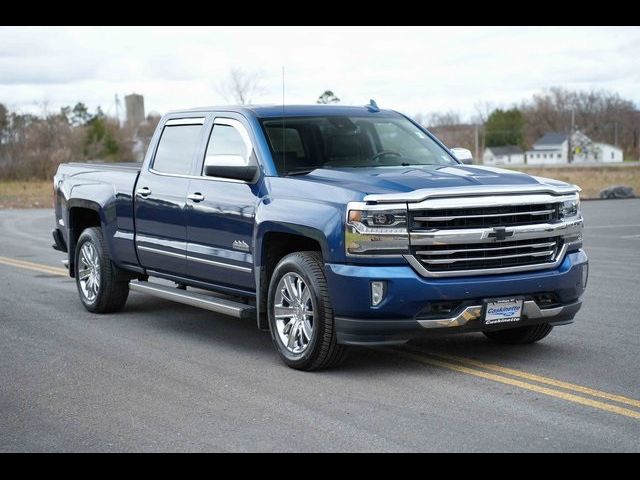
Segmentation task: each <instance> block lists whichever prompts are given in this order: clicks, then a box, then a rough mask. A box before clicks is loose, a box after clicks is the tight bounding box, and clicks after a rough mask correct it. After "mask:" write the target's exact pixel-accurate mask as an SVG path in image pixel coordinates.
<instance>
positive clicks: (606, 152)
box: [592, 143, 624, 163]
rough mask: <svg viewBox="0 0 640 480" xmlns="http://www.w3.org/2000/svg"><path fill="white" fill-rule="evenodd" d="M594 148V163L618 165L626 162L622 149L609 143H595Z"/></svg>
mask: <svg viewBox="0 0 640 480" xmlns="http://www.w3.org/2000/svg"><path fill="white" fill-rule="evenodd" d="M593 146H594V149H593V155H592V157H593V160H592V161H594V162H603V163H616V162H622V161H624V157H623V155H622V149H621V148H618V147H615V146H613V145H609V144H608V143H594V144H593Z"/></svg>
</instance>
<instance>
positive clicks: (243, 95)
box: [217, 67, 263, 105]
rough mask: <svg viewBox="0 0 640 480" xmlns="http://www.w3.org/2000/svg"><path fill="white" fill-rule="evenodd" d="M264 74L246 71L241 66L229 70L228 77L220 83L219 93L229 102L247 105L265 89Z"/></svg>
mask: <svg viewBox="0 0 640 480" xmlns="http://www.w3.org/2000/svg"><path fill="white" fill-rule="evenodd" d="M261 82H262V75H261V73H260V72H258V71H246V70H244V69H242V68H240V67H234V68H232V69H231V70H229V74H228V75H227V77H226V78H225V79H224V80H223V81H222V82H220V83H219V84H218V88H217V89H218V93H220V95H222V96H223V97H224V99H225V100H226V101H227V102H230V103H237V104H239V105H246V104H249V103H251V101H252V100H253V98H254V97H255V96H256V95H260V94H261V93H262V91H263V89H262V86H261Z"/></svg>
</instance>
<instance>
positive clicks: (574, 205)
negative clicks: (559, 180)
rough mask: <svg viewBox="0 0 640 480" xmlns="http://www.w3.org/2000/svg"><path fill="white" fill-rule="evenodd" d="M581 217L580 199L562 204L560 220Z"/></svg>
mask: <svg viewBox="0 0 640 480" xmlns="http://www.w3.org/2000/svg"><path fill="white" fill-rule="evenodd" d="M579 215H580V197H578V196H577V195H576V198H574V199H572V200H566V201H564V202H562V203H561V204H560V218H561V219H562V218H572V217H577V216H579Z"/></svg>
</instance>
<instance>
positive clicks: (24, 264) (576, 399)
mask: <svg viewBox="0 0 640 480" xmlns="http://www.w3.org/2000/svg"><path fill="white" fill-rule="evenodd" d="M0 264H4V265H10V266H13V267H18V268H24V269H27V270H35V271H38V272H43V273H50V274H54V275H60V276H65V277H66V276H68V274H69V273H68V272H67V270H66V269H64V268H56V267H50V266H48V265H44V264H41V263H33V262H28V261H26V260H17V259H14V258H8V257H2V256H0ZM381 350H384V351H387V352H392V353H394V354H396V355H400V356H402V357H405V358H408V359H411V360H414V361H417V362H420V363H424V364H427V365H431V366H436V367H440V368H446V369H449V370H454V371H457V372H461V373H466V374H468V375H473V376H476V377H480V378H484V379H487V380H493V381H494V382H499V383H504V384H506V385H512V386H515V387H519V388H522V389H525V390H530V391H533V392H537V393H542V394H544V395H548V396H550V397H555V398H560V399H562V400H566V401H568V402H573V403H577V404H580V405H586V406H589V407H592V408H597V409H599V410H604V411H606V412H610V413H616V414H618V415H624V416H626V417H630V418H634V419H636V420H640V412H636V411H634V410H630V409H628V408H623V407H618V406H616V405H611V404H608V403H604V402H600V401H598V400H592V399H589V398H584V397H581V396H578V395H573V394H571V393H566V392H562V391H559V390H554V389H551V388H547V387H542V386H540V385H535V384H532V383H527V382H524V381H521V380H515V379H513V378H509V377H503V376H501V375H496V374H494V373H489V372H485V371H482V370H477V369H476V368H472V367H478V368H484V369H485V370H492V371H495V372H500V373H504V374H507V375H511V376H514V377H520V378H524V379H527V380H532V381H535V382H538V383H543V384H547V385H553V386H555V387H560V388H564V389H566V390H573V391H575V392H579V393H584V394H586V395H590V396H592V397H598V398H604V399H607V400H611V401H615V402H618V403H624V404H627V405H631V406H635V407H640V401H638V400H634V399H631V398H627V397H624V396H622V395H615V394H611V393H607V392H603V391H601V390H595V389H592V388H588V387H583V386H581V385H576V384H574V383H568V382H563V381H561V380H556V379H553V378H549V377H544V376H542V375H536V374H533V373H527V372H523V371H521V370H515V369H513V368H507V367H501V366H500V365H495V364H491V363H485V362H481V361H479V360H472V359H468V358H464V357H457V356H455V355H448V354H442V353H431V352H422V353H424V354H426V355H430V356H433V357H438V358H441V359H446V360H453V361H456V362H459V363H460V364H462V365H458V364H456V363H450V362H448V361H445V360H437V359H435V358H429V357H425V356H422V355H418V354H415V353H411V352H407V351H400V350H391V349H387V348H384V349H381ZM464 365H467V366H464Z"/></svg>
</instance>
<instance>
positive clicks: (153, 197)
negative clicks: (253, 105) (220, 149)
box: [135, 118, 204, 275]
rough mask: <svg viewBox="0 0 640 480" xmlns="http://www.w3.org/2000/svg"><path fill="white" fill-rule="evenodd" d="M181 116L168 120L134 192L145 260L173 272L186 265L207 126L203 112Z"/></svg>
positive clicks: (139, 249)
mask: <svg viewBox="0 0 640 480" xmlns="http://www.w3.org/2000/svg"><path fill="white" fill-rule="evenodd" d="M180 122H181V120H180V119H178V120H169V121H168V122H167V123H166V124H165V127H164V129H163V132H162V135H161V137H160V140H159V143H158V148H157V151H156V153H155V156H154V159H153V163H152V167H151V168H148V169H143V171H142V172H141V173H140V178H139V179H138V183H137V185H136V195H135V222H136V249H137V252H138V259H139V260H140V264H141V265H142V266H143V267H144V268H146V269H149V270H155V271H158V272H163V273H168V274H174V275H185V274H186V271H187V256H186V250H187V213H186V206H187V203H186V202H187V191H188V188H189V176H190V174H191V173H193V167H194V161H195V158H196V152H198V151H199V149H200V147H201V145H200V144H201V141H202V136H203V132H204V126H203V123H204V118H200V119H190V120H187V121H183V122H185V123H180ZM198 122H199V123H198Z"/></svg>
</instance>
